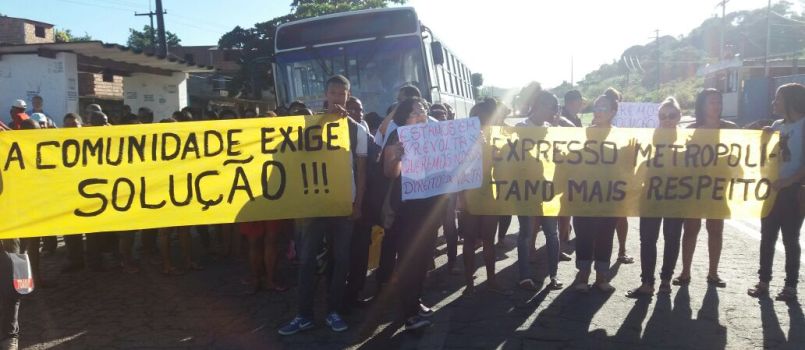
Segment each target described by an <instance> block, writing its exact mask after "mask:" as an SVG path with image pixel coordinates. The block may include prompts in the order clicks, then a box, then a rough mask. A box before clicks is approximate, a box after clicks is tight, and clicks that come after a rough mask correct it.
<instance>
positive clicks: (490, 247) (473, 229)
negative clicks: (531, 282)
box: [458, 98, 512, 295]
mask: <svg viewBox="0 0 805 350" xmlns="http://www.w3.org/2000/svg"><path fill="white" fill-rule="evenodd" d="M508 114H509V111H508V109H507V108H506V106H504V105H503V104H501V103H498V101H496V100H495V99H493V98H487V99H485V100H483V101H482V102H479V103H477V104H476V105H475V106H473V107H472V109H470V115H471V116H475V117H478V119H480V122H481V127H482V128H483V127H487V126H493V125H503V119H504V118H505V117H506V115H508ZM487 166H489V164H487ZM465 194H466V191H464V192H461V193H459V197H458V202H459V204H458V208H459V210H460V211H459V218H458V223H459V227H460V229H461V232H463V234H464V253H463V255H464V277H465V282H466V288H465V289H464V292H463V294H464V295H472V294H473V293H474V292H475V249H476V247H477V246H476V242H477V240H480V241H481V242H482V243H483V249H484V250H483V257H484V265H485V266H486V284H487V286H488V287H489V290H490V291H492V292H495V293H498V294H501V295H511V294H512V292H511V291H510V290H506V289H504V288H502V287H501V286H500V285H499V284H498V282H497V279H496V278H495V233H496V231H497V227H498V221H499V220H500V216H498V215H473V214H470V213H469V212H468V211H467V210H466V209H467V204H466V197H465Z"/></svg>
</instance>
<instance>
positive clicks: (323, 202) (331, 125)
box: [0, 116, 353, 238]
mask: <svg viewBox="0 0 805 350" xmlns="http://www.w3.org/2000/svg"><path fill="white" fill-rule="evenodd" d="M350 164H351V156H350V151H349V132H348V127H347V124H346V120H345V119H336V118H335V117H326V116H306V117H282V118H259V119H240V120H222V121H201V122H188V123H159V124H151V125H129V126H107V127H85V128H77V129H46V130H20V131H9V132H0V208H2V215H3V219H2V220H0V238H11V237H29V236H45V235H61V234H74V233H90V232H107V231H123V230H134V229H143V228H154V227H172V226H185V225H200V224H215V223H231V222H247V221H258V220H273V219H288V218H302V217H318V216H343V215H349V214H350V213H351V211H352V189H353V184H352V169H351V166H350Z"/></svg>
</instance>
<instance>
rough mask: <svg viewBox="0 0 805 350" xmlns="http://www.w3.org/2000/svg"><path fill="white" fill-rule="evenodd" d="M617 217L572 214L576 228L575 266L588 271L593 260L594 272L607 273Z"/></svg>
mask: <svg viewBox="0 0 805 350" xmlns="http://www.w3.org/2000/svg"><path fill="white" fill-rule="evenodd" d="M617 224H618V218H613V217H585V216H574V217H573V226H575V229H576V268H577V269H578V270H579V271H585V272H589V271H590V270H591V268H592V265H593V262H595V272H596V273H599V274H608V273H609V266H610V259H611V258H612V240H613V238H614V237H615V226H617Z"/></svg>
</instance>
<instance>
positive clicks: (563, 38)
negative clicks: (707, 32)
mask: <svg viewBox="0 0 805 350" xmlns="http://www.w3.org/2000/svg"><path fill="white" fill-rule="evenodd" d="M290 2H291V1H290V0H224V1H222V0H164V1H163V3H164V7H165V10H166V11H167V12H168V14H167V15H165V23H166V27H167V28H168V30H169V31H171V32H174V33H176V34H177V35H178V36H179V38H181V39H182V44H183V45H215V44H216V43H217V42H218V39H219V38H220V37H221V35H222V34H224V33H226V32H227V31H229V30H231V29H232V28H234V27H235V26H237V25H240V26H242V27H250V26H252V25H254V24H255V23H258V22H264V21H267V20H269V19H271V18H274V17H276V16H280V15H284V14H287V13H288V12H289V11H290V6H289V4H290ZM718 2H719V1H718V0H675V1H673V2H672V1H660V0H607V1H599V0H558V1H557V0H408V3H407V4H406V6H413V7H414V8H415V9H416V11H417V13H418V15H419V17H420V20H421V21H422V22H423V23H424V24H425V25H427V26H428V27H430V28H431V29H432V30H433V32H434V34H436V36H438V37H439V38H440V39H441V40H442V41H443V42H444V44H445V45H446V46H448V47H449V48H450V49H451V50H452V51H453V52H454V53H455V54H456V55H457V56H458V57H460V58H461V59H462V60H463V61H464V63H465V64H466V65H467V66H468V67H469V68H470V69H471V70H472V71H473V72H478V73H482V74H483V75H484V80H485V85H494V86H498V87H519V86H523V85H525V84H527V83H528V82H530V81H538V82H540V83H542V85H543V86H547V87H553V86H556V85H559V84H561V83H562V81H570V80H571V61H572V62H573V64H572V66H573V72H574V74H573V78H574V81H579V80H582V79H583V77H584V75H585V74H587V73H589V72H590V71H593V70H595V69H597V68H598V67H599V66H600V65H601V64H604V63H610V62H612V61H613V60H615V59H618V58H619V57H620V55H621V53H622V52H623V51H624V50H625V49H627V48H629V47H630V46H632V45H636V44H646V43H648V42H650V41H651V40H653V37H654V31H655V30H657V29H659V30H660V35H673V36H679V35H686V34H688V33H689V32H690V31H691V30H692V29H693V28H696V27H697V26H699V25H700V24H701V23H702V22H703V21H704V20H705V19H707V18H710V17H713V16H714V15H716V14H719V15H720V13H721V8H720V7H718V6H717V3H718ZM794 2H797V1H794ZM149 3H151V4H153V3H154V1H153V0H33V1H32V0H0V13H3V14H5V15H8V16H12V17H23V18H29V19H33V20H39V21H42V22H47V23H51V24H54V25H56V27H58V28H60V29H70V30H71V31H72V32H73V33H74V34H79V35H82V34H84V33H87V34H89V35H90V36H92V37H93V38H94V39H97V40H102V41H104V42H110V43H119V44H125V42H126V39H127V38H128V33H129V31H128V29H129V28H137V29H142V27H143V25H146V24H148V23H149V20H148V17H147V16H142V17H135V16H134V13H135V12H141V13H142V12H146V13H147V12H148V9H149ZM766 4H767V0H731V1H729V2H728V3H727V11H728V12H729V11H738V10H748V9H756V8H763V7H765V6H766Z"/></svg>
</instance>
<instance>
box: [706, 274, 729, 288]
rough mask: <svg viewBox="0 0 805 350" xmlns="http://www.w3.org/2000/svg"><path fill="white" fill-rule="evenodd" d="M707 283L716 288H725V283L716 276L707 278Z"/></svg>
mask: <svg viewBox="0 0 805 350" xmlns="http://www.w3.org/2000/svg"><path fill="white" fill-rule="evenodd" d="M707 283H709V284H712V285H714V286H716V287H718V288H724V287H726V286H727V281H724V280H722V279H721V277H718V276H707Z"/></svg>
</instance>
